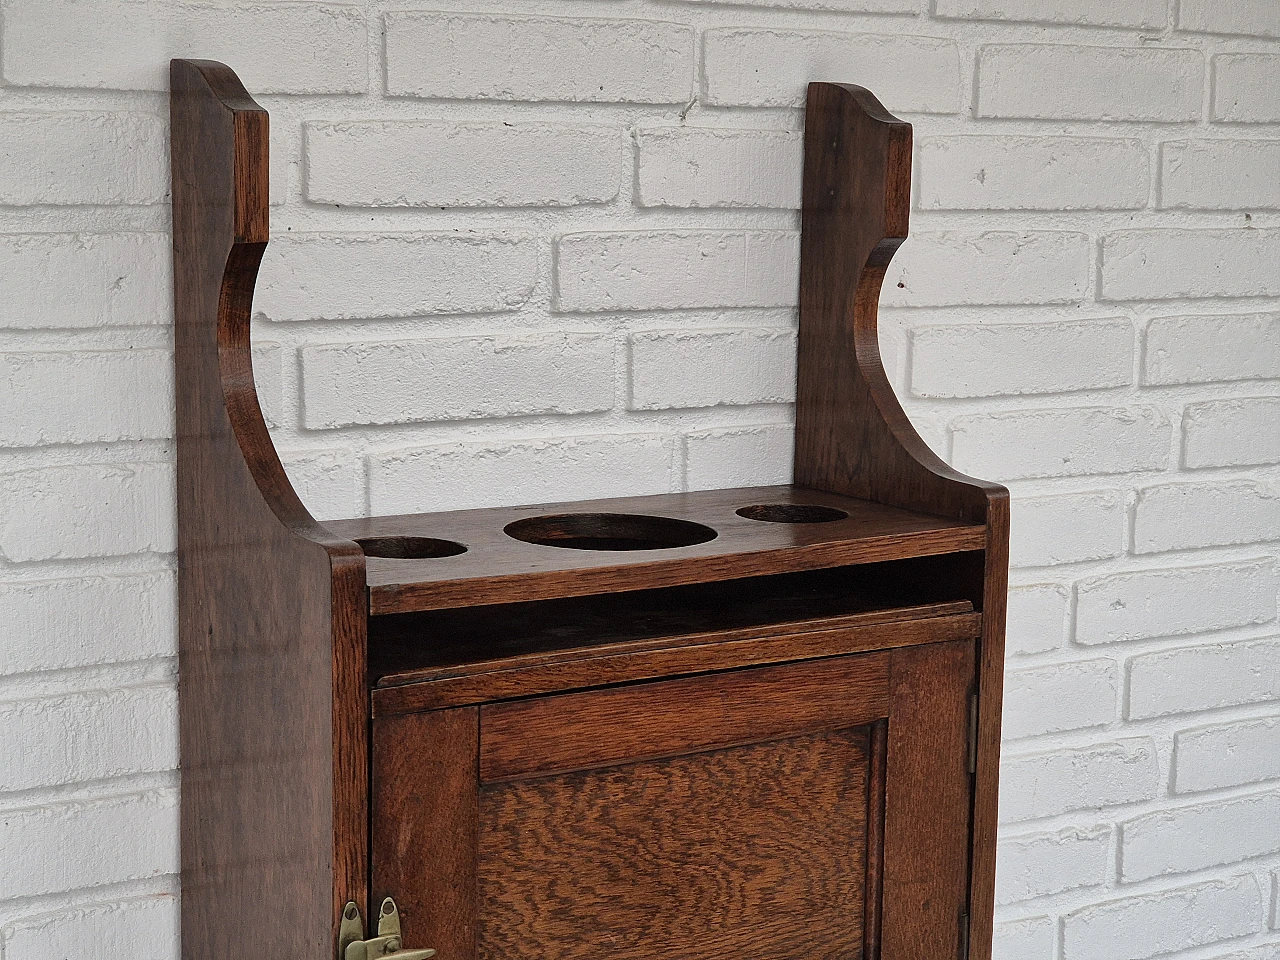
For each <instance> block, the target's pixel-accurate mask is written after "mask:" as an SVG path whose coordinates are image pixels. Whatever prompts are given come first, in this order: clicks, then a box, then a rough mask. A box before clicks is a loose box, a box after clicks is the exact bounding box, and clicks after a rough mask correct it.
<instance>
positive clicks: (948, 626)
mask: <svg viewBox="0 0 1280 960" xmlns="http://www.w3.org/2000/svg"><path fill="white" fill-rule="evenodd" d="M928 609H929V608H923V609H922V610H919V611H916V612H920V613H923V612H925V611H926V610H928ZM939 612H944V611H939ZM981 623H982V617H981V616H980V615H979V614H975V613H955V614H951V615H946V616H929V617H921V618H919V619H904V620H900V621H893V620H879V622H872V623H867V624H863V625H860V626H849V627H839V628H835V629H830V630H818V631H797V632H795V633H780V634H777V635H772V634H771V635H768V636H763V637H748V638H743V639H736V640H735V639H724V640H717V639H711V640H708V641H707V642H705V643H696V644H690V645H688V646H680V645H679V644H680V642H681V638H675V641H676V644H677V645H676V646H675V647H673V648H665V647H655V648H654V649H644V648H643V647H639V648H638V649H635V650H628V649H622V650H616V651H610V650H604V651H600V650H583V651H575V653H577V656H576V657H575V658H573V659H570V658H568V657H566V658H563V659H560V660H553V661H546V662H544V661H532V662H529V663H525V664H517V665H512V666H509V667H508V666H495V668H494V669H492V670H487V671H486V670H484V669H483V668H484V667H485V666H486V665H485V664H476V665H475V672H460V673H458V674H457V675H452V676H450V675H445V676H439V677H434V678H429V677H424V678H422V679H420V680H417V681H415V682H412V683H405V684H401V685H399V686H392V687H381V688H378V689H376V690H374V691H373V714H374V716H388V715H390V714H394V713H407V712H412V711H415V710H434V709H439V708H441V707H452V706H461V705H464V704H470V703H483V702H485V701H490V700H509V699H514V698H516V697H530V696H541V695H545V694H549V693H558V692H560V691H563V690H574V689H582V688H584V687H597V686H605V685H608V684H616V683H627V682H634V681H637V680H651V679H654V678H656V677H669V676H672V675H684V674H697V673H708V672H712V671H717V670H730V669H734V668H737V667H747V666H763V665H767V664H774V663H790V662H795V661H804V660H814V659H818V658H823V657H835V656H841V655H844V654H849V653H861V652H864V651H868V650H884V649H887V648H890V647H897V646H914V645H916V644H923V643H940V642H945V641H948V640H964V639H970V638H972V637H976V636H978V634H979V632H980V630H981ZM882 624H886V625H887V627H891V628H892V629H888V628H887V627H886V626H885V625H882Z"/></svg>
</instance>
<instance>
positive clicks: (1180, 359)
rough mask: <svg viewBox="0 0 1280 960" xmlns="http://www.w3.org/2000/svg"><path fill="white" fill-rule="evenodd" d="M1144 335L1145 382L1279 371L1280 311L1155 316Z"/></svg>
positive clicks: (1205, 380) (1242, 376) (1203, 379)
mask: <svg viewBox="0 0 1280 960" xmlns="http://www.w3.org/2000/svg"><path fill="white" fill-rule="evenodd" d="M1145 339H1146V348H1145V350H1144V351H1143V365H1142V382H1143V383H1145V384H1152V385H1163V384H1174V383H1211V382H1213V381H1215V380H1253V379H1260V378H1266V377H1274V376H1275V374H1276V371H1277V370H1280V313H1257V314H1243V315H1229V316H1198V317H1158V318H1157V319H1155V320H1152V321H1151V324H1150V325H1149V326H1148V327H1147V332H1146V338H1145Z"/></svg>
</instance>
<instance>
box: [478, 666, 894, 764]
mask: <svg viewBox="0 0 1280 960" xmlns="http://www.w3.org/2000/svg"><path fill="white" fill-rule="evenodd" d="M888 693H889V655H888V654H886V653H868V654H863V655H861V656H856V657H840V658H837V659H832V660H819V661H815V662H812V663H800V664H789V665H785V666H777V667H761V668H758V669H754V670H744V671H738V672H728V673H718V674H710V675H708V676H700V677H690V678H687V679H681V680H664V681H659V682H656V683H644V684H636V685H633V686H624V687H613V688H608V689H604V690H593V691H588V692H585V693H571V694H565V695H563V696H558V697H547V698H542V699H534V700H520V701H515V702H512V703H500V704H493V705H490V706H484V707H481V709H480V778H481V780H483V781H487V782H492V781H497V780H505V779H514V778H518V777H526V776H536V775H544V774H547V773H551V772H557V771H567V770H582V769H587V768H591V767H600V766H607V765H610V764H613V763H619V762H623V761H628V760H642V759H650V758H655V757H669V756H675V755H678V754H685V753H693V752H696V751H702V750H710V749H715V748H718V747H725V746H731V745H735V744H744V743H753V742H756V741H759V740H765V739H770V738H776V737H782V736H791V735H795V734H797V733H804V732H810V731H819V730H837V729H841V728H843V727H853V726H859V725H863V724H867V723H870V722H872V721H874V720H876V719H879V718H880V717H883V716H885V715H886V709H887V706H888Z"/></svg>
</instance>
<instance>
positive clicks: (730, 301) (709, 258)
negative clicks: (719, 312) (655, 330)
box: [555, 230, 800, 313]
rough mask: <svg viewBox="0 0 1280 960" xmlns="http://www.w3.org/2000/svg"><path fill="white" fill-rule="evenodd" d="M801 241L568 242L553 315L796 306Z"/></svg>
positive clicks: (669, 237) (614, 238) (750, 234)
mask: <svg viewBox="0 0 1280 960" xmlns="http://www.w3.org/2000/svg"><path fill="white" fill-rule="evenodd" d="M799 241H800V238H799V237H798V236H797V235H796V234H795V233H792V232H791V231H786V230H749V231H740V230H734V231H721V230H696V231H682V232H650V231H639V230H637V231H632V232H627V233H578V234H569V235H567V236H564V237H561V238H559V240H557V242H556V291H555V308H556V309H557V310H562V311H568V312H584V313H590V312H597V311H609V310H649V309H653V310H673V309H689V308H697V307H778V306H794V305H795V303H796V300H797V297H798V290H799V275H800V242H799Z"/></svg>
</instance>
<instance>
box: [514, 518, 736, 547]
mask: <svg viewBox="0 0 1280 960" xmlns="http://www.w3.org/2000/svg"><path fill="white" fill-rule="evenodd" d="M503 532H504V533H506V535H507V536H509V537H512V538H514V539H516V540H522V541H524V542H525V543H536V544H540V545H541V546H544V547H564V548H566V549H569V550H669V549H671V548H673V547H691V546H693V545H694V544H695V543H706V542H707V541H708V540H714V539H715V538H716V532H715V531H714V530H712V529H711V528H710V527H704V526H703V525H702V524H700V523H694V522H693V521H692V520H677V519H675V518H674V517H649V516H644V515H642V514H633V513H562V514H557V515H553V516H545V517H526V518H525V519H524V520H517V521H515V522H514V523H509V524H507V525H506V527H504V528H503Z"/></svg>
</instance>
